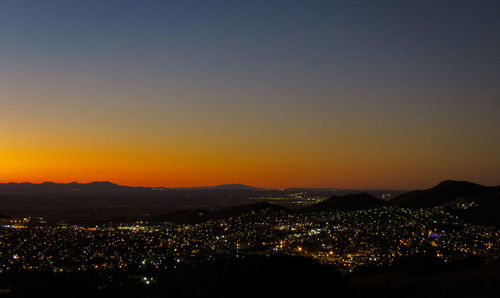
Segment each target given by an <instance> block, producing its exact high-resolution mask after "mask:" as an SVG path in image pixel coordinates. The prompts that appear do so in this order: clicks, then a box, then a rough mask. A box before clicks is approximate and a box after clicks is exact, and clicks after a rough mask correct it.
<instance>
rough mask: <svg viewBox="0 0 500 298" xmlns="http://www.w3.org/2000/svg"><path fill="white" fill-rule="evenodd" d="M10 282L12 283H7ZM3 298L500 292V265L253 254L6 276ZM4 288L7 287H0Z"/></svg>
mask: <svg viewBox="0 0 500 298" xmlns="http://www.w3.org/2000/svg"><path fill="white" fill-rule="evenodd" d="M7 286H8V288H5V287H7ZM0 289H3V293H4V295H2V297H54V298H59V297H61V298H62V297H64V298H66V297H103V298H107V297H124V298H127V297H181V298H184V297H186V298H187V297H191V298H194V297H199V298H201V297H222V298H224V297H245V298H246V297H249V298H250V297H251V298H254V297H350V298H354V297H389V298H390V297H398V298H399V297H484V298H486V297H498V296H497V294H498V291H499V290H500V264H489V265H485V264H480V263H477V261H476V260H473V259H471V260H465V261H463V262H461V263H457V264H453V265H449V264H446V263H444V262H443V261H442V260H439V259H436V258H435V257H431V256H425V255H417V256H412V257H408V258H406V259H402V260H400V261H399V262H398V263H397V264H394V265H393V266H392V267H391V268H373V269H365V270H362V271H358V272H354V273H352V274H350V275H347V276H346V275H342V274H340V273H339V272H338V271H336V270H335V268H333V267H331V266H327V265H322V264H320V263H318V262H315V261H311V260H308V259H304V258H297V257H287V256H274V257H261V256H256V255H254V256H248V257H246V258H219V259H215V260H211V261H202V262H199V263H196V264H181V265H177V266H175V268H174V267H172V269H171V270H162V271H154V270H153V271H150V270H139V269H134V268H130V269H128V270H127V271H87V272H71V273H50V272H24V273H22V274H6V275H3V276H2V278H1V279H0ZM0 295H1V293H0Z"/></svg>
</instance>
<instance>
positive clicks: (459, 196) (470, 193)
mask: <svg viewBox="0 0 500 298" xmlns="http://www.w3.org/2000/svg"><path fill="white" fill-rule="evenodd" d="M495 192H497V187H487V186H483V185H479V184H475V183H472V182H467V181H452V180H446V181H443V182H441V183H439V184H438V185H436V186H434V187H432V188H429V189H426V190H415V191H411V192H408V193H405V194H402V195H399V196H398V197H396V198H394V199H393V200H391V201H390V202H391V203H392V204H394V205H397V206H400V207H406V208H429V207H435V206H441V205H446V204H453V203H455V202H461V201H463V202H470V201H475V200H478V199H480V198H481V197H483V196H487V195H490V194H494V193H495Z"/></svg>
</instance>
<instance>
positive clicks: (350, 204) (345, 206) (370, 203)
mask: <svg viewBox="0 0 500 298" xmlns="http://www.w3.org/2000/svg"><path fill="white" fill-rule="evenodd" d="M385 204H386V202H384V201H382V200H380V199H377V198H375V197H373V196H371V195H369V194H367V193H358V194H352V195H346V196H332V197H330V198H328V199H326V200H324V201H323V202H321V203H317V204H314V205H312V206H308V207H306V208H304V209H302V211H304V212H320V211H353V210H361V209H371V208H377V207H381V206H384V205H385Z"/></svg>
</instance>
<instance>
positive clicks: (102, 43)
mask: <svg viewBox="0 0 500 298" xmlns="http://www.w3.org/2000/svg"><path fill="white" fill-rule="evenodd" d="M499 15H500V2H499V1H486V0H485V1H460V0H455V1H444V0H443V1H435V0H433V1H425V0H423V1H406V0H397V1H361V0H360V1H313V0H308V1H291V0H290V1H273V0H269V1H189V0H186V1H147V0H145V1H124V0H120V1H112V0H108V1H92V0H86V1H83V0H82V1H79V0H75V1H65V0H60V1H52V0H46V1H38V0H33V1H28V0H5V1H1V2H0V182H24V181H30V182H43V181H54V182H72V181H77V182H90V181H112V182H115V183H119V184H125V185H143V186H166V187H168V186H172V187H174V186H176V187H177V186H201V185H216V184H224V183H245V184H250V185H254V186H259V187H273V188H274V187H276V188H281V187H338V188H364V189H366V188H388V189H417V188H426V187H430V186H433V185H435V184H437V183H438V182H440V181H442V180H445V179H455V180H469V181H473V182H476V183H481V184H485V185H500V116H499V112H500V82H499V81H500V30H499V28H500V18H499V17H498V16H499Z"/></svg>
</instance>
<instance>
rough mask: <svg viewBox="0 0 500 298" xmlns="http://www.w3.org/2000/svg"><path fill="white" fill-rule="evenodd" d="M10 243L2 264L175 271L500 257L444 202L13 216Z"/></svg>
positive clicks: (496, 234)
mask: <svg viewBox="0 0 500 298" xmlns="http://www.w3.org/2000/svg"><path fill="white" fill-rule="evenodd" d="M458 208H466V206H458ZM0 242H1V243H2V249H1V251H0V257H1V263H0V264H1V267H0V271H1V272H5V271H9V270H40V271H44V270H45V271H54V272H59V271H60V272H71V271H80V270H108V269H122V268H123V269H126V268H127V267H131V266H136V267H138V268H148V267H151V268H155V269H169V268H174V267H175V266H176V264H178V263H180V262H187V263H192V262H199V261H200V260H210V259H212V258H216V257H217V256H220V255H230V256H234V257H242V258H243V257H245V256H247V255H249V254H261V255H266V256H270V255H275V254H285V255H291V256H303V257H306V258H312V259H316V260H318V261H319V262H321V263H326V264H331V265H334V266H336V267H338V268H339V269H340V270H341V271H346V272H350V271H352V270H354V269H356V268H358V267H363V266H379V265H390V264H391V263H393V262H394V261H395V260H397V259H398V258H403V257H406V256H409V255H414V254H419V253H420V254H432V255H435V256H436V257H438V258H441V259H443V260H444V261H446V262H453V261H455V260H459V259H462V258H467V257H470V256H477V257H481V258H484V259H485V260H486V261H495V260H497V259H498V257H499V256H500V231H498V230H495V229H491V228H486V227H480V226H475V225H471V224H467V223H465V222H463V221H462V220H460V219H459V218H458V217H457V216H454V215H452V214H450V213H449V212H448V211H447V209H444V208H443V207H436V208H432V209H420V210H410V209H404V208H399V207H383V208H379V209H371V210H359V211H353V212H320V213H304V214H294V213H287V212H283V211H282V212H279V211H274V210H259V211H252V212H251V213H247V214H242V215H241V216H238V217H231V218H228V219H220V220H209V221H207V222H204V223H199V224H190V225H187V224H175V223H169V222H163V223H147V222H136V223H134V224H131V225H114V226H77V225H55V226H49V225H44V224H32V223H31V222H30V220H29V219H27V218H26V219H18V220H16V219H12V220H3V226H2V228H1V229H0ZM1 272H0V273H1Z"/></svg>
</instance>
